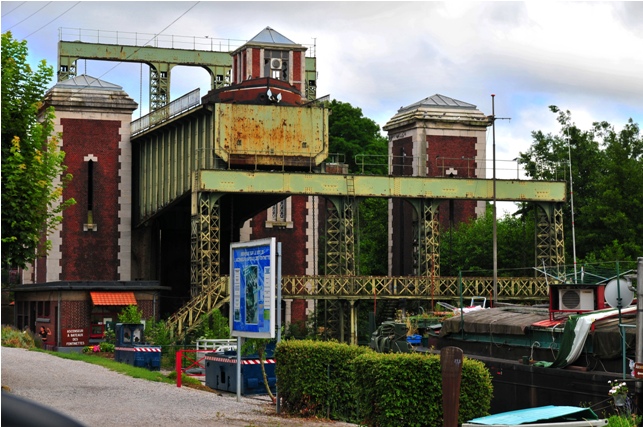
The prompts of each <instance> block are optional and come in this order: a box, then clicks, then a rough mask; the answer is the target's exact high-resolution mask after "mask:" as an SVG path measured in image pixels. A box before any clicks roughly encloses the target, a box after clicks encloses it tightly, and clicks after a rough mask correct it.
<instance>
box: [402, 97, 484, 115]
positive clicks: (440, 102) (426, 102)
mask: <svg viewBox="0 0 643 427" xmlns="http://www.w3.org/2000/svg"><path fill="white" fill-rule="evenodd" d="M420 107H424V108H445V107H447V108H465V109H469V110H475V109H476V106H475V105H473V104H469V103H468V102H464V101H458V100H457V99H453V98H450V97H448V96H444V95H440V94H438V93H436V94H435V95H433V96H429V97H428V98H424V99H423V100H421V101H418V102H416V103H414V104H411V105H407V106H406V107H401V108H400V109H399V110H398V112H403V111H410V110H415V109H417V108H420Z"/></svg>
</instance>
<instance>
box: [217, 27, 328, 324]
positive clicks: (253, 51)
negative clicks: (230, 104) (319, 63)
mask: <svg viewBox="0 0 643 427" xmlns="http://www.w3.org/2000/svg"><path fill="white" fill-rule="evenodd" d="M305 53H306V47H304V46H302V45H300V44H296V43H294V42H293V41H291V40H290V39H288V38H286V37H284V36H283V35H281V34H280V33H278V32H277V31H275V30H273V29H272V28H270V27H266V28H265V29H264V30H262V31H261V32H260V33H259V34H257V35H256V36H255V37H253V38H252V39H251V40H250V41H249V42H248V43H246V44H245V45H243V46H242V47H240V48H239V49H237V50H236V51H235V52H233V54H232V56H233V69H232V76H233V77H232V79H233V82H232V83H233V85H232V86H231V87H230V88H225V89H223V90H222V92H229V93H231V92H232V90H234V89H235V88H237V87H238V88H239V89H240V90H239V91H238V93H239V94H240V95H241V96H243V98H242V99H237V100H236V101H235V102H242V103H243V102H244V101H247V99H246V98H251V99H255V97H254V95H247V94H248V93H252V89H253V88H257V90H260V91H261V94H262V95H263V94H264V93H265V92H266V89H263V88H262V85H265V84H266V83H264V82H267V83H268V84H269V87H272V92H274V93H275V94H279V97H280V103H281V104H282V105H283V104H286V105H296V104H302V103H304V102H306V101H307V99H306V97H305V65H306V64H305V60H306V57H305ZM288 86H290V87H293V88H294V89H295V91H293V92H290V91H285V90H283V89H285V88H287V87H288ZM259 88H262V89H259ZM242 92H243V93H245V94H242ZM240 95H235V96H236V97H238V96H240ZM275 96H276V95H275ZM282 96H283V98H282ZM313 208H314V209H313ZM316 209H318V198H317V197H307V196H292V197H288V198H286V199H284V200H282V201H281V202H279V203H277V204H276V205H274V206H272V207H270V208H268V209H267V210H265V211H262V212H260V213H259V214H257V215H255V216H254V217H253V218H252V219H251V220H249V221H247V222H246V224H245V225H244V227H243V229H242V230H241V240H242V241H247V240H256V239H262V238H266V237H276V238H277V240H278V241H279V242H281V243H282V274H283V275H300V276H303V275H315V274H317V269H316V265H317V255H316V254H317V245H316V243H315V242H316V239H317V238H318V235H317V233H316V231H314V230H317V228H316V227H317V224H316V215H314V214H313V212H315V211H316ZM285 302H286V304H285V310H284V311H285V321H286V323H291V322H297V321H304V320H305V319H306V316H307V310H309V309H312V306H310V307H308V306H307V302H306V301H303V300H286V301H285Z"/></svg>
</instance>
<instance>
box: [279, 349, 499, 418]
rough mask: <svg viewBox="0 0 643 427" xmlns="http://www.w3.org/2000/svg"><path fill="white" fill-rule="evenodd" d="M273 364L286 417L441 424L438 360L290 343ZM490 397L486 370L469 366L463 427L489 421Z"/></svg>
mask: <svg viewBox="0 0 643 427" xmlns="http://www.w3.org/2000/svg"><path fill="white" fill-rule="evenodd" d="M275 357H276V359H277V365H276V368H275V369H276V374H277V378H278V387H279V396H280V397H281V398H282V399H283V405H282V407H283V408H284V411H285V412H288V413H291V414H301V415H305V416H320V417H326V418H331V419H336V420H342V421H350V422H356V423H360V424H364V425H372V426H400V425H404V426H434V425H442V424H443V422H442V421H443V420H442V418H443V412H442V374H441V367H440V358H439V356H437V355H430V354H420V353H411V354H409V353H405V354H400V353H396V354H392V353H388V354H381V353H376V352H374V351H372V350H371V349H369V348H367V347H356V346H348V345H345V344H338V343H330V342H321V341H298V340H288V341H282V342H280V343H279V344H278V345H277V350H276V353H275ZM492 394H493V388H492V385H491V375H490V374H489V371H487V369H486V368H485V366H484V364H483V363H482V362H479V361H476V360H472V359H467V358H465V359H464V361H463V366H462V382H461V389H460V413H459V422H460V423H462V422H465V421H467V420H470V419H472V418H477V417H481V416H484V415H488V412H489V408H490V407H491V398H492Z"/></svg>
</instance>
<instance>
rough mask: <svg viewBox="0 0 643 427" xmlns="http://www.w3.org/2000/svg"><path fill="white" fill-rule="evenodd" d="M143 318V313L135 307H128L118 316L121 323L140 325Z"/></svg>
mask: <svg viewBox="0 0 643 427" xmlns="http://www.w3.org/2000/svg"><path fill="white" fill-rule="evenodd" d="M142 318H143V312H142V311H141V310H139V309H138V307H136V306H135V305H128V306H127V307H125V308H124V309H123V311H121V312H120V313H119V314H118V321H119V323H129V324H138V323H141V319H142Z"/></svg>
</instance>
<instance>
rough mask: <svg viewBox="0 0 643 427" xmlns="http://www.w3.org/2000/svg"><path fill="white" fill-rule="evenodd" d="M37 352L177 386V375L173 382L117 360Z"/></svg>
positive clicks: (84, 355)
mask: <svg viewBox="0 0 643 427" xmlns="http://www.w3.org/2000/svg"><path fill="white" fill-rule="evenodd" d="M37 351H43V352H45V353H48V354H51V355H53V356H56V357H60V358H62V359H69V360H78V361H81V362H86V363H91V364H93V365H99V366H102V367H104V368H107V369H109V370H110V371H114V372H119V373H121V374H125V375H127V376H130V377H132V378H141V379H144V380H147V381H154V382H159V383H168V384H176V374H175V380H174V381H173V380H172V379H170V378H168V376H167V375H164V374H162V373H161V372H159V371H150V370H148V369H145V368H138V367H136V366H131V365H127V364H125V363H121V362H117V361H115V360H112V359H107V358H104V357H99V356H94V355H90V354H82V353H60V352H57V351H44V350H37Z"/></svg>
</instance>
